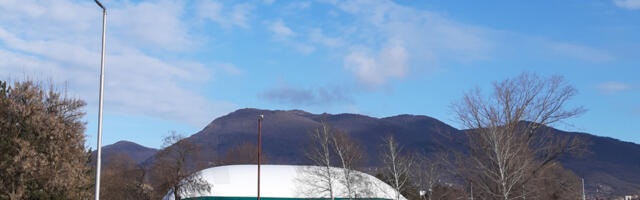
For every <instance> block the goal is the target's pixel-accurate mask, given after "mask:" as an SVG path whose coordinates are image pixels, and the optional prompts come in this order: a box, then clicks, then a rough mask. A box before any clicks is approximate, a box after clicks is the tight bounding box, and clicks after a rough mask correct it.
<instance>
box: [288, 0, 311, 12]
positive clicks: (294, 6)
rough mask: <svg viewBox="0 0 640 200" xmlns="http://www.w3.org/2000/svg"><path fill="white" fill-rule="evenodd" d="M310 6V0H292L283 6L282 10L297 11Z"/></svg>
mask: <svg viewBox="0 0 640 200" xmlns="http://www.w3.org/2000/svg"><path fill="white" fill-rule="evenodd" d="M310 7H311V1H294V2H291V3H289V5H287V6H285V8H284V10H290V11H299V10H304V9H308V8H310Z"/></svg>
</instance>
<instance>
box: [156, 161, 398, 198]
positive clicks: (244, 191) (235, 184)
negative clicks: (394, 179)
mask: <svg viewBox="0 0 640 200" xmlns="http://www.w3.org/2000/svg"><path fill="white" fill-rule="evenodd" d="M257 170H258V169H257V165H228V166H219V167H212V168H208V169H204V170H202V171H200V175H201V176H202V178H203V179H204V180H205V181H207V182H208V183H209V184H210V186H211V189H210V190H209V191H200V192H192V193H188V194H184V193H183V194H182V195H181V196H182V198H183V199H208V200H252V199H255V198H256V196H257V173H258V172H257ZM328 171H329V172H330V173H331V174H332V175H331V176H332V178H331V180H332V181H331V185H332V187H331V188H333V196H334V197H335V198H336V199H348V198H349V192H347V191H348V190H347V187H345V184H344V181H343V179H344V178H343V177H344V175H343V174H344V171H343V169H342V168H335V167H332V168H330V170H328ZM326 172H327V170H326V168H323V167H319V166H295V165H261V166H260V175H261V176H260V179H261V180H260V197H261V198H264V199H265V200H276V199H277V200H282V199H318V198H329V196H330V195H329V193H328V192H327V191H326V190H325V189H326V185H328V184H327V183H328V181H326V180H327V179H326V178H323V177H326V176H324V175H326V174H327V173H326ZM351 174H352V175H351V177H353V178H352V180H354V181H351V182H352V184H351V185H352V186H351V188H352V190H351V191H352V192H351V194H352V195H351V196H352V197H355V198H357V199H365V198H366V199H376V200H384V199H395V196H396V191H395V190H394V189H393V188H392V187H391V186H389V185H387V184H386V183H384V182H382V181H381V180H379V179H377V178H375V177H373V176H371V175H368V174H365V173H362V172H358V171H353V170H352V171H351ZM163 199H164V200H173V199H174V197H173V194H172V193H171V192H169V194H167V196H165V197H164V198H163ZM400 200H406V199H405V198H404V197H402V195H400Z"/></svg>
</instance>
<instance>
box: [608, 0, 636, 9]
mask: <svg viewBox="0 0 640 200" xmlns="http://www.w3.org/2000/svg"><path fill="white" fill-rule="evenodd" d="M613 2H614V3H615V4H616V6H618V7H621V8H625V9H629V10H635V9H640V0H614V1H613Z"/></svg>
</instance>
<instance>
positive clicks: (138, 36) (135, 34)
mask: <svg viewBox="0 0 640 200" xmlns="http://www.w3.org/2000/svg"><path fill="white" fill-rule="evenodd" d="M184 6H185V5H184V3H183V2H182V1H168V0H165V1H157V2H153V3H150V2H140V3H137V4H125V5H124V6H122V7H115V8H113V9H110V10H107V18H108V19H107V23H108V29H107V31H109V32H113V33H112V34H111V35H117V36H118V37H121V38H127V39H129V40H128V41H127V42H132V43H134V44H138V45H144V46H147V47H151V48H154V47H160V48H164V49H171V50H182V49H188V48H189V47H190V46H191V45H193V44H194V43H195V42H194V41H192V40H191V39H190V38H192V37H193V36H191V35H190V34H189V33H188V32H187V28H188V27H187V25H186V24H184V23H183V21H182V20H181V17H182V15H183V11H184Z"/></svg>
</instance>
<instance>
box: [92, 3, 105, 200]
mask: <svg viewBox="0 0 640 200" xmlns="http://www.w3.org/2000/svg"><path fill="white" fill-rule="evenodd" d="M94 1H95V2H96V4H98V6H100V8H102V55H101V56H100V103H99V105H98V155H97V158H98V159H97V160H96V191H95V199H96V200H99V199H100V166H101V160H102V159H101V158H102V103H103V101H104V100H103V98H104V97H103V94H104V47H105V39H106V36H105V34H106V32H107V9H106V8H105V7H104V6H103V5H102V3H100V1H98V0H94Z"/></svg>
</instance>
